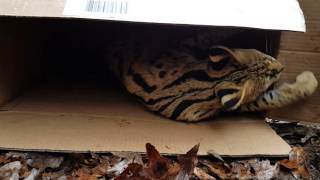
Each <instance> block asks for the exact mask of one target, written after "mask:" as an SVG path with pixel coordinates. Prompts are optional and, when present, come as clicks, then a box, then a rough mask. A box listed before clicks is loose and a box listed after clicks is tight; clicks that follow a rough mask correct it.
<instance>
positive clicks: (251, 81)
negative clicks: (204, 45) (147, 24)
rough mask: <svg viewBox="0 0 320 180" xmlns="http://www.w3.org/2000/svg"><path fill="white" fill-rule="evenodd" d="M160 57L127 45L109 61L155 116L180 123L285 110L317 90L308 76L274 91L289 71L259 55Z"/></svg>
mask: <svg viewBox="0 0 320 180" xmlns="http://www.w3.org/2000/svg"><path fill="white" fill-rule="evenodd" d="M133 47H134V48H133ZM155 54H157V53H153V51H152V49H146V48H142V46H141V48H139V46H137V45H135V46H132V45H128V44H127V45H124V44H122V45H117V46H113V47H112V51H111V52H108V57H107V60H108V63H109V65H110V69H111V70H112V71H113V72H114V73H115V74H116V75H117V76H118V78H119V79H120V80H121V82H122V84H123V85H124V86H125V87H126V89H127V90H128V91H129V92H130V93H131V94H133V95H134V96H136V97H137V98H138V99H139V100H140V101H141V102H142V103H143V104H144V105H145V106H146V107H147V108H148V109H149V110H151V111H153V112H156V113H158V114H161V115H163V116H165V117H167V118H170V119H174V120H181V121H199V120H202V119H208V118H210V117H212V116H214V115H216V114H218V113H219V112H221V111H234V110H240V111H257V110H265V109H269V108H274V107H281V106H284V105H287V104H289V103H292V102H294V101H296V100H298V99H301V98H304V97H305V96H308V95H310V94H312V93H313V92H314V91H315V88H316V87H317V80H316V79H315V78H314V76H313V74H312V73H310V72H308V73H306V74H307V76H308V77H312V78H311V79H310V78H309V79H308V78H307V79H306V78H305V76H306V74H302V75H301V76H302V78H301V77H300V79H303V80H297V83H296V84H291V85H290V84H283V85H282V86H280V87H279V88H278V89H273V90H269V88H270V87H271V85H273V84H274V83H275V82H277V81H278V79H279V77H280V74H281V72H282V70H283V66H282V65H281V64H280V63H279V62H278V61H277V60H275V59H274V58H273V57H271V56H268V55H266V54H264V53H262V52H259V51H257V50H254V49H229V48H227V47H222V46H215V47H211V48H208V49H204V50H203V52H201V53H200V55H199V53H198V52H197V53H194V52H193V51H192V49H191V50H190V49H178V48H177V49H175V50H173V51H172V50H171V51H168V52H165V53H161V54H159V55H155ZM298 79H299V77H298ZM310 81H312V82H310ZM308 83H309V84H308ZM306 84H308V86H306V87H303V88H301V85H306Z"/></svg>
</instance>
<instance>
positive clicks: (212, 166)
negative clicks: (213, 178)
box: [201, 160, 231, 179]
mask: <svg viewBox="0 0 320 180" xmlns="http://www.w3.org/2000/svg"><path fill="white" fill-rule="evenodd" d="M201 163H202V164H203V165H205V166H207V167H208V169H209V171H210V172H211V173H213V174H215V175H217V176H219V177H220V178H221V179H229V178H230V176H231V174H230V173H231V171H230V170H229V169H228V167H226V166H224V163H223V162H210V161H207V160H204V161H201Z"/></svg>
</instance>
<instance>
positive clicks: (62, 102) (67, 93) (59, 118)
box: [0, 87, 290, 156]
mask: <svg viewBox="0 0 320 180" xmlns="http://www.w3.org/2000/svg"><path fill="white" fill-rule="evenodd" d="M7 108H9V109H8V111H2V112H0V128H1V130H0V147H1V148H4V149H18V150H22V149H23V150H36V151H76V152H88V151H96V152H106V151H135V152H145V144H146V143H147V142H150V143H152V144H154V145H155V146H156V147H157V149H158V150H159V151H160V152H162V153H166V154H181V153H185V152H186V151H187V150H189V149H190V148H191V147H192V146H194V145H195V144H197V143H200V151H199V154H200V155H205V154H206V152H207V151H208V150H211V149H213V150H215V151H216V152H218V153H219V154H221V155H228V156H249V155H265V156H268V155H271V156H285V155H288V153H289V151H290V147H289V145H288V144H287V143H285V142H284V141H283V140H282V139H281V138H280V137H279V136H278V135H277V134H276V133H275V132H274V131H273V130H272V129H271V128H270V127H269V126H268V125H267V124H266V123H265V122H264V121H263V120H262V119H255V118H247V117H229V118H220V119H216V120H212V121H207V122H203V123H195V124H187V123H181V122H175V121H172V120H167V119H165V118H162V117H160V116H157V115H154V114H153V113H150V112H149V111H146V110H145V108H143V107H142V106H141V105H139V104H138V103H136V101H132V100H131V99H130V97H127V96H124V95H123V94H122V93H119V92H116V91H106V90H105V89H101V90H95V89H85V88H84V89H83V88H79V87H77V88H73V89H72V88H71V89H64V88H61V89H59V88H58V89H57V88H56V89H54V88H52V87H51V88H48V89H42V90H38V91H35V92H31V93H27V94H25V95H24V96H22V97H20V98H18V99H16V100H15V102H14V103H11V106H7Z"/></svg>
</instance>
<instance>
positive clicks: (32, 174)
mask: <svg viewBox="0 0 320 180" xmlns="http://www.w3.org/2000/svg"><path fill="white" fill-rule="evenodd" d="M39 174H40V171H39V170H38V169H35V168H33V169H32V170H31V172H30V174H29V176H28V177H26V178H24V179H23V180H34V179H36V177H37V176H38V175H39Z"/></svg>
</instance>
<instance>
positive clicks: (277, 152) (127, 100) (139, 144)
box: [0, 0, 305, 156]
mask: <svg viewBox="0 0 320 180" xmlns="http://www.w3.org/2000/svg"><path fill="white" fill-rule="evenodd" d="M87 2H91V3H92V2H95V3H97V2H118V3H120V4H121V3H124V4H125V3H129V6H128V7H127V8H130V9H128V12H130V13H125V14H122V13H115V14H112V15H110V13H109V14H108V13H107V14H106V13H105V10H103V12H101V11H102V10H99V7H95V8H96V11H97V13H91V12H92V11H93V9H94V7H90V8H91V12H83V11H84V10H82V11H81V7H82V8H85V7H86V3H87ZM171 2H173V3H171V6H172V7H171V6H170V8H169V9H163V11H158V10H157V11H156V9H157V8H158V9H161V8H159V7H166V6H165V5H168V3H169V2H166V1H164V2H162V3H167V4H162V3H160V4H159V2H158V1H154V3H155V4H152V3H151V4H150V3H148V2H147V1H143V0H140V1H138V0H137V1H131V0H127V1H123V0H119V1H108V0H106V1H78V3H75V1H72V0H70V1H67V2H65V1H64V0H56V1H41V0H32V1H31V0H27V1H25V0H17V1H9V0H2V1H1V2H0V15H2V17H0V27H1V28H0V37H1V43H0V73H1V76H0V105H2V106H1V110H2V111H1V112H0V128H1V130H0V147H1V148H2V149H16V150H34V151H59V152H61V151H63V152H66V151H67V152H68V151H71V152H88V151H95V152H109V151H135V152H144V151H145V150H144V145H145V143H146V142H150V143H152V144H154V145H155V146H156V147H157V148H158V150H159V151H160V152H162V153H166V154H180V153H184V152H186V151H187V150H188V149H189V148H190V147H192V146H193V145H195V144H197V143H200V144H201V146H200V151H199V154H200V155H205V154H206V152H207V151H209V150H211V149H214V150H215V151H216V152H218V153H219V154H221V155H226V156H250V155H264V156H285V155H287V154H288V153H289V151H290V147H289V145H288V144H286V143H285V142H284V141H283V140H282V139H281V138H280V137H279V136H277V135H276V133H275V132H273V131H272V129H271V128H270V127H269V126H268V125H267V124H266V123H265V122H264V118H263V117H262V116H243V117H234V116H232V117H223V118H216V119H214V120H212V121H207V122H201V123H196V124H187V123H181V122H174V121H171V120H167V119H165V118H163V117H160V116H157V115H154V114H152V113H150V112H149V111H147V110H146V109H145V108H143V107H142V106H141V105H140V104H139V103H137V102H136V101H135V100H134V99H133V98H132V97H130V96H129V95H128V94H126V92H124V91H122V90H121V87H120V86H119V85H118V83H117V82H116V81H115V80H114V79H112V78H110V77H111V76H110V75H109V74H107V73H106V71H105V69H104V67H105V66H104V65H105V64H104V63H105V62H103V61H102V54H101V52H103V51H102V48H103V47H104V45H105V44H107V43H108V42H110V41H116V40H117V39H121V38H127V37H134V38H136V39H139V40H141V41H145V42H147V41H148V40H149V41H150V38H152V42H153V43H154V44H156V46H158V45H159V47H163V46H166V43H167V42H168V41H171V40H178V39H179V38H185V37H187V36H190V35H193V34H195V33H201V32H207V31H211V32H213V34H217V33H219V36H216V37H217V38H221V39H220V40H217V43H219V44H223V45H227V46H230V47H247V48H257V49H259V50H262V51H265V52H267V53H269V54H272V55H276V54H277V52H278V45H279V38H280V31H275V30H272V31H270V30H266V29H277V30H295V31H304V30H305V26H304V18H303V15H302V13H301V10H300V8H299V5H298V3H297V2H296V1H295V0H287V1H285V3H283V4H282V2H281V3H280V4H279V7H277V8H274V11H273V13H272V14H269V15H268V17H266V16H264V13H262V11H257V10H256V9H255V8H254V7H260V9H261V8H265V7H266V6H267V5H268V6H270V7H274V6H273V4H272V3H268V2H270V0H269V1H268V2H267V1H266V2H265V3H264V5H265V6H261V4H257V3H254V2H253V1H250V2H251V3H253V4H254V5H255V6H253V7H250V8H249V7H248V6H247V5H245V4H241V3H236V1H228V3H221V2H220V3H219V2H218V1H203V2H202V4H200V5H199V4H197V3H196V2H193V4H192V3H189V2H188V3H189V4H186V6H185V7H184V6H179V3H178V1H171ZM226 2H227V1H226ZM65 3H66V4H67V5H66V7H65ZM81 3H84V4H82V5H84V6H82V5H81ZM142 5H143V6H144V7H143V8H142ZM160 5H161V6H160ZM214 5H215V6H214ZM78 6H79V7H78ZM91 6H92V5H91ZM118 6H119V5H118ZM122 6H124V5H123V4H122ZM207 7H214V9H215V10H220V11H211V10H213V9H211V8H207ZM77 8H78V9H77ZM87 8H88V7H87ZM90 8H89V9H90ZM190 8H191V9H190ZM227 8H231V9H234V10H235V11H226V10H227ZM79 9H80V10H79ZM177 9H179V10H180V9H181V10H180V11H179V12H180V14H179V16H174V17H173V16H166V17H163V16H162V15H163V14H165V13H164V12H166V11H165V10H167V15H170V13H171V15H173V13H174V12H176V11H177ZM190 10H194V11H195V14H196V15H198V16H192V18H191V16H190V14H189V15H188V12H190ZM201 10H202V11H201ZM221 10H225V11H221ZM122 11H123V10H121V12H122ZM284 11H285V12H287V13H283V12H284ZM119 12H120V10H119ZM226 12H228V13H226ZM146 13H147V14H148V16H145V14H146ZM226 15H229V16H228V17H226V18H222V19H220V17H225V16H226ZM208 16H213V17H216V16H217V17H219V18H212V19H211V18H205V17H208ZM254 16H255V18H252V17H254ZM273 16H274V17H273ZM170 17H171V18H170ZM239 17H241V18H239ZM257 17H259V18H262V19H259V18H257ZM275 17H277V18H275ZM92 18H93V19H99V20H88V19H92ZM269 18H270V19H272V20H271V21H270V19H269ZM101 19H107V20H101ZM110 20H112V21H110ZM261 20H262V21H261ZM263 20H264V21H265V22H264V21H263ZM122 21H126V22H122ZM128 21H130V22H128ZM138 22H139V23H138ZM142 22H143V23H142ZM176 24H184V25H176ZM186 24H189V25H186ZM191 24H196V25H206V26H195V25H191ZM208 25H210V26H208ZM218 26H223V27H218ZM225 26H229V27H225ZM230 26H233V27H230ZM237 26H241V27H251V28H240V27H238V28H237ZM252 28H255V29H252ZM221 32H222V33H221Z"/></svg>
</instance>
